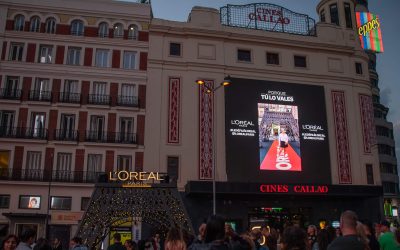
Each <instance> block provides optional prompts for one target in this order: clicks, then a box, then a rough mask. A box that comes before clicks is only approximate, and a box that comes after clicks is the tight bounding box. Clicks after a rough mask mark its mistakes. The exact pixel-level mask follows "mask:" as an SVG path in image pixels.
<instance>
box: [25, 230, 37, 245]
mask: <svg viewBox="0 0 400 250" xmlns="http://www.w3.org/2000/svg"><path fill="white" fill-rule="evenodd" d="M35 238H36V231H35V230H33V229H31V228H28V229H26V230H25V231H23V232H22V234H21V241H22V242H25V243H27V244H28V245H32V244H33V242H35Z"/></svg>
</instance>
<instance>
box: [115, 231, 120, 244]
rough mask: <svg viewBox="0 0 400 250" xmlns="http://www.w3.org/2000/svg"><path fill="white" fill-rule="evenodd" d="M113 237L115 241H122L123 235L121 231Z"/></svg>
mask: <svg viewBox="0 0 400 250" xmlns="http://www.w3.org/2000/svg"><path fill="white" fill-rule="evenodd" d="M113 239H114V242H115V243H119V242H121V235H120V234H119V233H115V234H114V236H113Z"/></svg>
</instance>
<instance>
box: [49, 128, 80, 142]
mask: <svg viewBox="0 0 400 250" xmlns="http://www.w3.org/2000/svg"><path fill="white" fill-rule="evenodd" d="M54 139H55V140H56V141H78V139H79V131H77V130H67V129H56V130H55V131H54Z"/></svg>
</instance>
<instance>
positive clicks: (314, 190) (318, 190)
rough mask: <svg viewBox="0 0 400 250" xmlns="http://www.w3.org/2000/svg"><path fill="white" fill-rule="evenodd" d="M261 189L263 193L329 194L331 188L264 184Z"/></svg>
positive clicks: (324, 186)
mask: <svg viewBox="0 0 400 250" xmlns="http://www.w3.org/2000/svg"><path fill="white" fill-rule="evenodd" d="M260 191H261V193H294V194H296V193H299V194H327V193H328V192H329V188H328V186H326V185H286V184H281V185H280V184H262V185H260Z"/></svg>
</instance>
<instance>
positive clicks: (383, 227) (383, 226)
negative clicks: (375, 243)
mask: <svg viewBox="0 0 400 250" xmlns="http://www.w3.org/2000/svg"><path fill="white" fill-rule="evenodd" d="M379 224H380V229H381V232H384V233H386V232H389V231H390V222H389V221H387V220H382V221H381V223H379Z"/></svg>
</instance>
